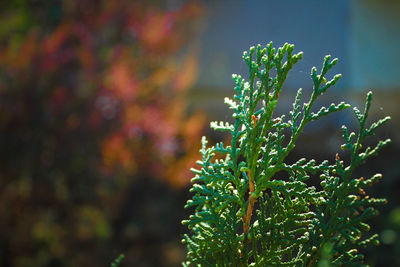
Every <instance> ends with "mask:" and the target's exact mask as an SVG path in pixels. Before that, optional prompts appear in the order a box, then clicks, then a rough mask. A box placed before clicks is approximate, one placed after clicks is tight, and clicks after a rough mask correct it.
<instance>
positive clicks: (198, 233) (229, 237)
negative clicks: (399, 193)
mask: <svg viewBox="0 0 400 267" xmlns="http://www.w3.org/2000/svg"><path fill="white" fill-rule="evenodd" d="M293 48H294V46H293V45H290V44H285V45H284V46H283V47H281V48H279V49H277V50H276V49H275V48H273V46H272V43H269V44H268V45H267V46H266V47H265V48H262V47H261V46H260V45H258V46H257V47H251V48H250V50H249V51H248V52H244V53H243V59H244V61H245V62H246V63H247V65H248V68H249V79H248V81H245V79H244V78H242V77H241V76H239V75H233V76H232V77H233V81H234V83H235V85H236V86H235V88H234V90H235V95H234V98H233V99H229V98H225V103H226V104H228V106H229V108H230V109H232V110H233V112H234V113H233V118H234V123H233V124H229V123H226V122H212V123H211V127H212V128H213V129H215V130H217V131H225V132H228V133H229V134H230V135H231V141H230V144H229V145H225V144H223V143H222V142H221V143H217V144H216V145H215V146H211V147H207V140H206V138H205V137H203V139H202V149H201V150H200V152H201V154H202V160H201V161H198V164H199V165H200V166H201V168H200V169H199V170H197V169H192V171H193V172H194V174H195V177H194V178H193V179H192V183H193V186H192V188H191V189H190V191H191V192H193V193H194V195H193V198H192V199H191V200H189V201H188V202H187V205H186V208H190V207H192V208H193V209H194V214H193V215H191V216H190V217H189V219H188V220H185V221H183V224H185V225H187V227H188V228H189V229H190V231H191V235H185V236H184V238H183V240H182V242H183V243H185V244H186V245H187V249H188V252H187V260H186V261H185V262H184V263H183V266H318V265H321V266H327V265H329V263H330V264H333V265H334V266H353V265H355V266H360V265H362V264H363V257H364V256H363V255H362V254H361V253H360V252H359V249H360V248H362V247H365V246H367V245H368V244H371V243H372V244H375V245H376V244H378V243H379V242H378V236H377V235H371V234H365V232H366V231H368V230H369V228H370V226H369V225H368V224H367V223H366V222H365V221H366V220H367V219H368V218H370V217H371V216H374V215H376V214H377V210H376V209H375V206H377V205H379V204H382V203H385V202H386V200H385V199H376V198H372V197H369V196H367V195H366V194H365V191H364V188H365V187H367V186H370V185H372V184H374V183H376V182H377V181H379V180H380V179H381V178H382V175H381V174H375V175H373V176H372V177H370V178H363V177H355V176H354V175H353V172H354V170H355V168H356V167H358V166H359V165H360V164H362V163H363V162H365V160H366V159H368V158H370V157H372V156H374V155H376V154H377V152H378V151H379V150H380V149H381V148H382V147H383V146H385V145H386V144H388V143H389V142H390V140H389V139H388V140H385V141H379V142H378V144H377V145H376V146H375V147H374V148H371V147H367V148H363V147H362V143H363V141H364V139H365V138H366V137H368V136H370V135H373V134H374V130H375V129H376V128H378V127H380V126H381V125H382V124H384V123H385V122H387V121H388V120H390V117H386V118H384V119H381V120H379V121H378V122H375V123H373V124H372V125H371V126H369V127H367V126H366V120H367V117H368V111H369V109H370V105H371V101H372V93H371V92H369V93H368V95H367V98H366V104H365V108H364V111H363V112H361V111H360V110H358V109H357V108H354V113H355V115H356V117H357V120H358V122H359V125H360V127H359V131H358V133H354V132H351V133H349V132H348V130H347V128H346V127H345V126H343V127H342V131H343V138H344V145H342V146H341V149H342V150H349V152H350V155H351V157H350V160H349V162H343V161H342V160H341V159H340V158H339V156H338V154H337V155H336V159H335V161H334V162H332V163H329V162H328V161H327V160H325V161H323V162H321V163H317V162H316V161H315V160H313V159H311V160H309V159H305V158H302V159H299V160H298V161H297V162H296V163H294V164H288V163H287V162H286V158H287V156H288V154H289V153H290V152H291V151H292V150H293V148H294V147H295V144H296V141H297V139H298V137H299V135H300V134H301V132H302V131H303V129H304V127H305V125H307V124H308V123H309V122H311V121H314V120H318V119H319V118H320V117H322V116H326V115H329V114H330V113H333V112H337V111H341V110H344V109H347V108H350V105H349V104H346V103H344V102H341V103H339V104H337V105H335V104H331V105H330V106H329V107H327V108H326V107H322V108H321V109H320V110H319V111H318V112H317V113H314V112H312V111H311V110H312V107H313V106H314V104H315V102H316V100H317V98H318V97H319V96H320V95H322V94H323V93H324V92H325V91H326V90H327V89H328V88H330V87H331V86H333V85H334V84H335V83H336V82H337V81H338V80H339V78H340V77H341V75H340V74H338V75H335V76H334V77H333V78H332V79H330V80H328V79H327V78H326V74H327V72H328V71H329V70H330V69H331V68H332V67H333V66H334V65H335V64H336V63H337V59H333V60H331V56H326V57H325V59H324V62H323V65H322V69H321V71H320V72H319V74H318V73H317V69H316V68H315V67H313V68H312V70H311V78H312V81H313V84H314V86H313V90H312V93H311V96H310V98H309V99H308V101H307V102H305V103H303V104H301V98H302V89H299V90H298V92H297V96H296V98H295V101H294V104H293V109H292V111H291V112H290V114H289V115H288V116H281V117H274V109H275V107H276V105H277V102H278V99H279V95H280V93H281V89H282V86H283V84H284V82H285V80H286V77H287V75H288V72H289V71H290V69H291V68H292V67H293V65H294V64H295V63H296V62H298V61H299V60H300V59H301V58H302V55H303V54H302V53H301V52H300V53H297V54H294V53H293ZM285 128H287V129H286V130H285ZM285 134H286V135H288V136H287V137H285ZM278 172H279V176H278V175H277V174H278ZM283 172H284V173H286V175H282V173H283ZM310 175H319V176H320V178H321V188H320V189H318V188H316V187H314V186H310V185H309V183H308V179H309V178H310Z"/></svg>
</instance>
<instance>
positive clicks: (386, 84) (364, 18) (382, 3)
mask: <svg viewBox="0 0 400 267" xmlns="http://www.w3.org/2000/svg"><path fill="white" fill-rule="evenodd" d="M351 2H352V7H351V14H352V16H351V24H350V29H351V33H352V35H351V37H352V38H350V45H349V56H350V57H349V58H350V59H351V61H350V74H351V83H350V87H351V88H354V89H361V88H366V87H368V88H379V90H388V89H394V90H398V89H400V1H398V0H354V1H351Z"/></svg>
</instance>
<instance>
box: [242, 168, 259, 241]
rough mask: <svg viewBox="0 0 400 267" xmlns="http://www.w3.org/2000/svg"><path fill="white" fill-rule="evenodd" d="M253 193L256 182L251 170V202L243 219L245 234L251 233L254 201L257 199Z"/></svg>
mask: <svg viewBox="0 0 400 267" xmlns="http://www.w3.org/2000/svg"><path fill="white" fill-rule="evenodd" d="M253 193H254V182H253V180H252V178H251V172H250V171H249V204H248V206H247V212H246V216H245V217H244V218H243V219H244V221H243V232H244V234H248V233H249V229H250V220H251V215H252V214H253V207H254V203H255V202H256V200H257V199H256V198H254V197H253Z"/></svg>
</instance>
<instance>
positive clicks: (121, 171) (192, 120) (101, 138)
mask: <svg viewBox="0 0 400 267" xmlns="http://www.w3.org/2000/svg"><path fill="white" fill-rule="evenodd" d="M167 2H168V1H129V0H123V1H105V0H104V1H95V0H83V1H81V0H73V1H60V0H57V1H44V0H35V1H27V0H14V1H7V2H5V1H2V3H1V10H0V22H1V23H0V51H1V52H0V110H1V113H0V132H1V134H0V147H1V150H0V162H1V164H0V177H1V179H0V192H1V194H0V217H1V220H0V236H1V239H0V265H1V266H27V267H28V266H105V265H109V263H110V262H111V261H112V259H113V258H115V256H116V255H118V254H119V253H121V252H124V253H125V254H126V255H127V257H128V258H129V259H128V260H127V263H130V264H135V263H139V262H141V261H143V258H144V256H143V254H144V253H145V252H144V251H145V250H146V244H145V243H146V240H147V238H148V235H149V233H145V232H143V231H144V230H143V228H142V226H140V218H138V216H141V215H143V213H144V216H141V218H147V217H146V212H150V213H151V212H153V211H151V210H147V209H149V206H147V204H146V202H145V200H146V198H145V197H143V195H142V194H140V193H138V192H137V191H138V190H139V191H141V190H149V191H150V190H151V188H140V184H141V185H142V186H146V185H148V184H149V182H138V181H139V180H144V179H153V178H157V179H161V180H162V181H163V183H164V186H167V185H168V184H169V185H170V186H173V187H175V188H179V187H181V186H182V185H185V184H186V183H187V181H188V178H190V174H188V171H187V170H188V167H189V166H190V165H191V162H192V161H193V160H192V159H193V156H194V155H195V154H197V149H198V148H197V147H196V146H193V145H192V140H197V139H198V138H199V136H200V132H201V129H202V121H203V115H201V114H191V115H190V116H186V115H185V108H186V105H185V92H186V90H187V89H188V88H189V87H190V85H191V84H192V82H193V80H194V79H195V77H196V66H197V62H196V54H195V52H194V51H192V50H191V49H190V47H188V46H187V43H189V42H190V41H191V40H192V39H193V38H192V37H193V34H194V33H195V32H196V31H197V22H198V21H199V19H200V18H201V16H202V12H203V8H202V6H201V5H199V4H197V3H195V2H190V3H186V4H183V5H181V6H177V7H175V8H173V9H171V8H170V7H169V6H168V4H167ZM181 170H182V171H181ZM146 183H147V184H146ZM138 184H139V185H138ZM157 188H158V186H157ZM158 190H160V189H159V188H158ZM165 190H170V189H165ZM159 195H160V196H163V197H166V196H168V195H165V194H164V195H163V194H159ZM162 201H164V202H165V203H166V204H164V205H169V204H168V203H169V202H166V201H165V200H162ZM152 205H154V204H152ZM171 205H172V204H171ZM151 207H154V206H150V208H151ZM142 210H145V211H142ZM132 212H136V213H134V215H132ZM150 218H151V217H150ZM135 220H138V221H139V222H137V221H135ZM146 223H147V221H144V222H142V225H145V224H146ZM138 225H139V226H138ZM135 229H136V230H135ZM150 229H151V228H150ZM151 231H152V230H150V232H151ZM153 232H154V233H155V234H156V233H157V231H154V230H153ZM129 233H130V234H129ZM178 238H179V237H178ZM163 242H165V240H163ZM125 249H126V251H122V250H125ZM153 250H154V249H153ZM117 253H118V254H117ZM155 260H156V259H154V258H151V257H150V258H149V259H148V261H149V262H150V263H154V262H155ZM166 263H168V261H166Z"/></svg>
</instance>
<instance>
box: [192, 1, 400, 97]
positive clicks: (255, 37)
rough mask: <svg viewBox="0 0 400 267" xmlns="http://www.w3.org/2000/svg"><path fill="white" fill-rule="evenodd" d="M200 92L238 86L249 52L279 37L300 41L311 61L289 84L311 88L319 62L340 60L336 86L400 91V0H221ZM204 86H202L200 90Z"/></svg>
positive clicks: (215, 5) (204, 53) (215, 7)
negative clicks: (328, 57) (330, 58)
mask: <svg viewBox="0 0 400 267" xmlns="http://www.w3.org/2000/svg"><path fill="white" fill-rule="evenodd" d="M207 3H208V4H207V9H208V16H207V19H206V27H205V31H204V33H203V35H202V36H201V37H200V38H199V39H200V44H201V46H200V47H201V53H200V66H201V68H200V75H199V80H198V82H197V84H196V86H195V87H196V88H197V90H206V91H207V90H216V91H218V92H226V90H231V88H232V81H231V74H232V73H239V74H246V71H247V69H246V66H244V64H243V63H242V60H241V54H242V51H244V50H246V49H248V48H249V46H250V45H255V44H258V43H261V44H265V43H267V42H269V41H271V40H272V41H273V42H274V43H275V45H282V44H283V43H284V42H286V41H287V42H290V43H294V44H295V46H296V50H297V51H304V57H303V60H302V61H300V62H299V63H298V65H297V66H296V67H295V69H294V70H293V72H292V73H291V74H290V76H289V80H288V82H287V83H286V87H287V88H289V89H291V90H293V89H297V88H298V87H304V88H307V87H309V86H310V84H311V82H310V79H309V72H310V69H311V67H312V66H314V65H316V66H317V67H319V66H320V65H321V63H322V59H323V57H324V55H325V54H332V56H334V57H338V58H339V63H338V65H337V66H336V68H335V69H334V71H335V72H337V73H342V74H343V78H342V79H341V81H340V82H339V83H338V84H337V86H336V88H337V89H336V90H339V91H340V90H346V91H348V90H350V91H365V90H368V89H379V90H381V89H382V90H385V89H394V90H398V89H400V65H399V64H400V1H398V0H335V1H332V0H306V1H298V0H280V1H278V0H248V1H246V0H219V1H208V2H207ZM195 90H196V89H195Z"/></svg>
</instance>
